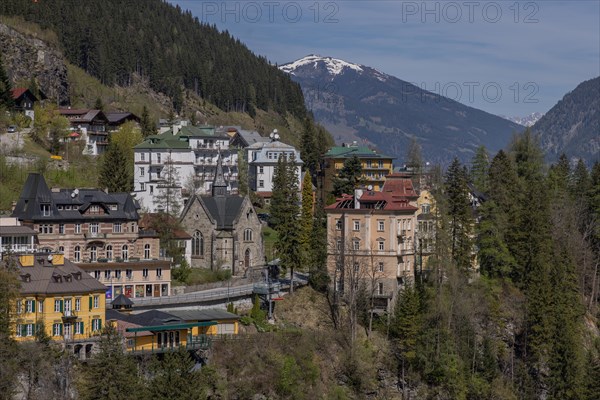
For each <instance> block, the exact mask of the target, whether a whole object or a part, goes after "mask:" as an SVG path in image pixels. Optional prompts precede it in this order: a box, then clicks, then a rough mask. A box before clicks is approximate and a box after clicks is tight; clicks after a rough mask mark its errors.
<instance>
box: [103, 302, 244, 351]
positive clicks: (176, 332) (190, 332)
mask: <svg viewBox="0 0 600 400" xmlns="http://www.w3.org/2000/svg"><path fill="white" fill-rule="evenodd" d="M112 304H113V307H114V309H112V310H107V319H108V320H109V323H111V324H114V325H115V326H116V328H117V330H118V331H119V332H121V334H122V335H123V337H124V339H125V344H126V348H127V350H128V351H130V352H134V353H161V352H165V351H170V350H173V349H177V348H179V347H184V348H186V349H188V350H197V349H206V348H208V347H209V346H210V343H211V338H214V337H215V336H217V335H237V333H238V320H239V316H237V315H235V314H231V313H228V312H226V311H222V310H214V309H211V310H185V311H184V310H182V311H169V312H165V311H160V310H149V311H145V312H142V313H138V314H133V313H131V311H132V308H131V307H132V305H133V303H132V302H131V300H130V299H127V298H125V297H124V296H119V297H117V298H116V299H115V300H114V301H113V303H112Z"/></svg>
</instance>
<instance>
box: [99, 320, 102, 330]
mask: <svg viewBox="0 0 600 400" xmlns="http://www.w3.org/2000/svg"><path fill="white" fill-rule="evenodd" d="M98 330H99V331H101V330H102V320H101V319H100V318H98Z"/></svg>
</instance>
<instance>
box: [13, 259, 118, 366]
mask: <svg viewBox="0 0 600 400" xmlns="http://www.w3.org/2000/svg"><path fill="white" fill-rule="evenodd" d="M3 261H4V262H15V263H16V265H17V267H18V275H19V279H20V285H21V289H20V297H19V298H18V299H17V302H16V318H15V331H14V332H15V334H14V336H15V338H16V340H17V341H28V340H35V336H36V332H38V331H39V330H40V329H44V331H45V333H46V335H48V336H49V337H50V339H51V340H53V341H57V342H63V343H64V345H65V346H66V347H67V348H68V349H72V350H73V351H74V352H75V354H76V355H78V356H80V357H82V358H83V357H85V356H86V355H89V354H90V353H91V352H92V351H93V347H94V345H95V343H96V339H97V336H98V335H99V334H100V331H101V330H102V327H103V325H104V323H105V307H106V303H105V297H106V296H105V293H106V289H107V288H106V286H104V285H103V284H101V283H100V282H98V281H97V280H96V279H94V278H92V277H91V276H89V275H88V274H87V273H85V272H84V271H82V270H81V269H80V268H79V267H77V265H75V264H74V263H72V262H70V261H69V260H67V259H66V258H65V257H64V255H63V254H60V253H58V254H53V253H48V252H29V253H20V254H10V255H9V254H5V257H4V260H3Z"/></svg>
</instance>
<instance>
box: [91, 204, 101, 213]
mask: <svg viewBox="0 0 600 400" xmlns="http://www.w3.org/2000/svg"><path fill="white" fill-rule="evenodd" d="M98 213H100V206H99V205H97V204H94V205H92V206H90V214H98Z"/></svg>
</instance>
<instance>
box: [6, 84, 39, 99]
mask: <svg viewBox="0 0 600 400" xmlns="http://www.w3.org/2000/svg"><path fill="white" fill-rule="evenodd" d="M27 92H29V94H30V95H31V97H33V98H34V99H36V100H37V97H35V96H34V95H33V93H31V91H29V89H27V88H23V87H20V88H14V89H13V90H12V92H11V94H12V98H13V99H14V100H18V99H19V98H20V97H21V96H23V95H24V94H25V93H27Z"/></svg>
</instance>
